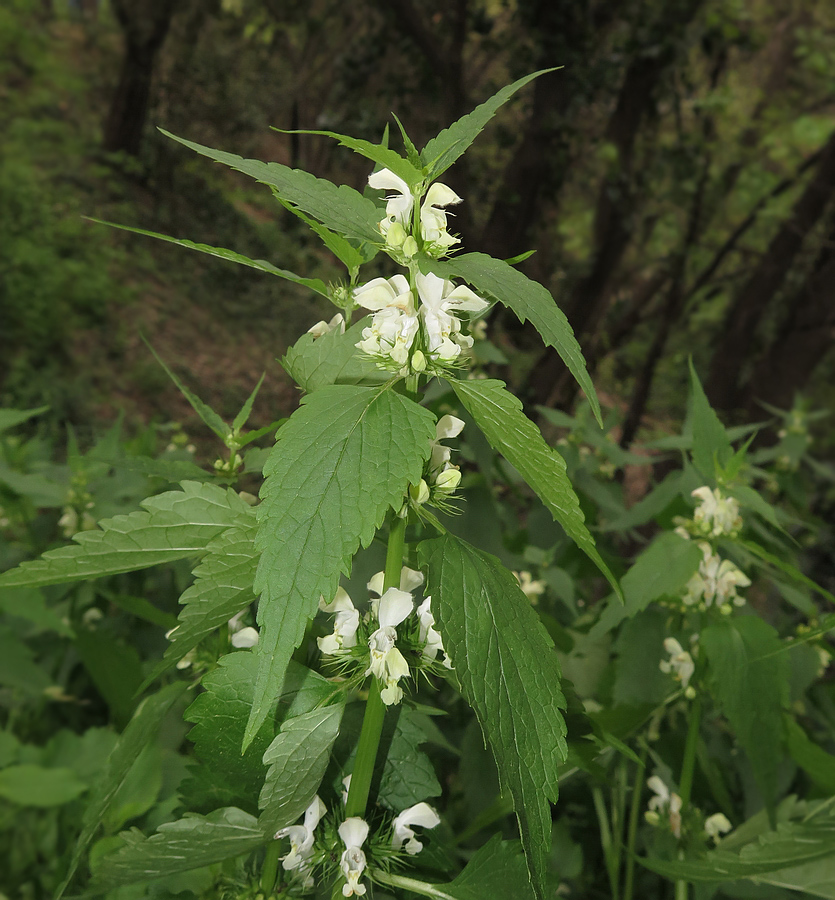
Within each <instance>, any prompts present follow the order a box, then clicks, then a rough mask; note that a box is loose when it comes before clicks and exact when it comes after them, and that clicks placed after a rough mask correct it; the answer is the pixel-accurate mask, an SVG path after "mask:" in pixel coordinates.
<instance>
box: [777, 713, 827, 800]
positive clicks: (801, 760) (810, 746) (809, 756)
mask: <svg viewBox="0 0 835 900" xmlns="http://www.w3.org/2000/svg"><path fill="white" fill-rule="evenodd" d="M785 723H786V743H787V745H788V748H789V753H790V754H791V757H792V759H793V760H794V761H795V762H796V763H797V764H798V765H799V766H800V768H801V769H803V771H804V772H806V774H807V775H808V776H809V777H810V778H811V779H812V781H814V782H815V784H817V785H818V786H819V787H821V788H822V789H823V790H824V791H826V793H827V794H828V795H830V796H832V795H833V794H835V756H833V755H832V754H831V753H827V752H826V750H824V749H823V747H819V746H818V745H817V744H815V743H814V742H812V741H811V740H809V736H808V735H807V734H806V732H805V731H804V730H803V729H802V728H801V727H800V726H799V725H798V724H797V722H796V721H795V720H794V718H793V717H792V716H786V718H785Z"/></svg>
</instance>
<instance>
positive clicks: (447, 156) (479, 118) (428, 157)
mask: <svg viewBox="0 0 835 900" xmlns="http://www.w3.org/2000/svg"><path fill="white" fill-rule="evenodd" d="M553 71H555V69H542V70H540V71H539V72H534V73H533V74H532V75H526V76H525V77H524V78H520V79H519V80H518V81H514V82H513V84H509V85H507V86H506V87H503V88H502V89H501V90H500V91H499V92H498V93H496V94H494V95H493V96H492V97H491V98H490V99H489V100H485V102H484V103H482V104H480V105H479V106H477V107H476V108H475V109H474V110H473V111H472V112H471V113H468V114H467V115H466V116H463V117H462V118H460V119H459V120H458V121H457V122H453V124H452V125H450V126H449V128H445V129H444V130H443V131H442V132H441V133H440V134H439V135H438V136H437V137H434V138H432V140H431V141H429V143H428V144H427V145H426V146H425V147H424V148H423V150H422V151H421V154H420V156H421V159H422V160H423V161H424V163H425V164H426V166H428V168H429V178H430V179H435V178H437V177H438V176H439V175H440V174H441V173H442V172H445V171H446V170H447V169H448V168H449V167H450V166H451V165H452V164H453V163H454V162H455V160H456V159H458V157H459V156H461V155H462V154H463V153H464V151H465V150H466V149H467V147H469V146H470V144H472V142H473V141H474V140H475V139H476V138H477V137H478V135H479V134H480V133H481V131H482V129H483V128H484V126H485V125H486V124H487V123H488V122H489V121H490V119H492V118H493V116H495V115H496V112H497V111H498V110H499V108H500V107H501V106H502V105H504V104H505V103H507V101H508V100H509V99H510V98H511V97H512V96H513V95H514V94H515V93H516V91H518V90H519V89H520V88H523V87H524V86H525V85H526V84H528V82H530V81H533V80H534V78H538V77H539V76H540V75H545V74H546V73H548V72H553Z"/></svg>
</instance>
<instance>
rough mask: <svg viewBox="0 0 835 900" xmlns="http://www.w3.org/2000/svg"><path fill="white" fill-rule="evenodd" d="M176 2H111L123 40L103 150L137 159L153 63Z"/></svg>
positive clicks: (145, 0)
mask: <svg viewBox="0 0 835 900" xmlns="http://www.w3.org/2000/svg"><path fill="white" fill-rule="evenodd" d="M178 2H179V0H142V2H139V3H137V2H131V0H111V6H112V8H113V12H114V13H115V15H116V18H117V19H118V21H119V25H120V26H121V28H122V32H123V34H124V38H125V55H124V57H123V59H122V69H121V72H120V75H119V83H118V85H117V87H116V93H115V94H114V96H113V100H112V102H111V105H110V111H109V113H108V116H107V121H106V122H105V126H104V149H105V150H107V151H108V152H111V153H115V152H118V151H122V152H124V153H129V154H130V155H131V156H137V155H138V154H139V150H140V148H141V146H142V133H143V131H144V129H145V120H146V118H147V116H148V107H149V103H150V97H151V79H152V77H153V72H154V62H155V61H156V57H157V53H158V52H159V49H160V47H161V46H162V43H163V41H164V40H165V36H166V34H167V33H168V28H169V26H170V25H171V18H172V16H173V15H174V10H175V9H176V7H177V4H178Z"/></svg>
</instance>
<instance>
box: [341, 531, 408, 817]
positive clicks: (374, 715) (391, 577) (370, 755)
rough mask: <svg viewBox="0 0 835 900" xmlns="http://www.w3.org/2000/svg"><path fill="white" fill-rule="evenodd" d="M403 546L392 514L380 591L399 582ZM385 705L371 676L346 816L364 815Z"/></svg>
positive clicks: (375, 681) (375, 680) (402, 533)
mask: <svg viewBox="0 0 835 900" xmlns="http://www.w3.org/2000/svg"><path fill="white" fill-rule="evenodd" d="M405 546H406V519H405V518H404V519H401V518H398V517H397V516H393V517H392V522H391V528H390V530H389V542H388V548H387V550H386V568H385V572H384V574H383V591H387V590H388V589H389V588H390V587H399V586H400V570H401V568H402V567H403V551H404V549H405ZM385 716H386V707H385V704H384V703H383V700H382V698H381V696H380V682H379V681H378V680H377V679H376V678H372V679H371V687H370V688H369V691H368V702H367V703H366V705H365V716H364V717H363V720H362V731H361V732H360V739H359V743H358V744H357V755H356V759H355V760H354V771H353V772H352V773H351V787H350V788H349V790H348V802H347V803H346V804H345V816H346V817H347V818H351V817H352V816H359V817H360V818H362V817H363V816H365V807H366V806H367V805H368V794H369V792H370V790H371V781H372V778H373V777H374V765H375V763H376V762H377V751H378V749H379V747H380V738H381V736H382V734H383V720H384V719H385Z"/></svg>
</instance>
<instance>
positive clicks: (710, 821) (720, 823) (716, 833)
mask: <svg viewBox="0 0 835 900" xmlns="http://www.w3.org/2000/svg"><path fill="white" fill-rule="evenodd" d="M731 828H733V826H732V825H731V823H730V822H729V821H728V818H727V816H725V815H723V814H722V813H714V814H713V815H712V816H708V817H707V819H705V834H706V835H707V836H708V837H711V838H713V840H714V841H716V842H717V843H718V842H719V840H720V837H721V835H723V834H727V833H728V832H729V831H730V830H731Z"/></svg>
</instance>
